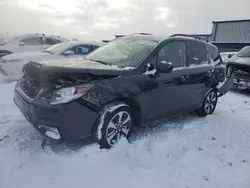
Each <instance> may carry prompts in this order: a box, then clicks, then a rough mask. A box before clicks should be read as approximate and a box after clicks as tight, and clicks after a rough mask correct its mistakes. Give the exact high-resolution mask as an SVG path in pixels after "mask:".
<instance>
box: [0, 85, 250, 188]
mask: <svg viewBox="0 0 250 188" xmlns="http://www.w3.org/2000/svg"><path fill="white" fill-rule="evenodd" d="M13 88H14V83H11V84H0V106H1V107H0V187H1V188H17V187H18V188H32V187H36V188H45V187H46V188H59V187H60V188H68V187H72V188H73V187H90V188H98V187H108V188H117V187H119V188H142V187H143V188H153V187H155V188H166V187H171V188H201V187H203V188H211V187H214V188H215V187H218V188H228V187H231V188H239V187H240V188H249V187H250V178H249V174H250V144H249V143H250V125H249V122H250V117H249V113H250V97H249V96H250V95H249V96H245V95H243V94H237V93H229V94H227V95H226V96H225V97H224V98H222V99H220V101H219V104H218V106H217V109H216V111H215V114H214V115H211V116H208V117H205V118H197V117H196V116H194V115H187V116H184V117H182V118H178V119H174V120H173V121H164V122H162V123H161V124H162V126H160V127H156V128H152V129H149V130H142V131H140V132H139V133H138V134H137V135H135V136H134V137H133V139H132V143H131V144H130V143H128V142H127V140H126V139H122V140H121V141H120V142H119V143H118V144H117V145H116V146H115V147H114V148H113V149H111V150H100V149H99V147H98V146H97V145H96V144H92V145H89V146H84V147H82V148H80V149H78V150H77V149H75V150H70V148H69V147H66V146H65V145H59V146H56V145H46V146H45V149H44V150H43V149H42V147H41V140H42V139H41V137H40V135H39V134H38V133H37V132H36V131H35V130H34V128H32V126H31V125H30V124H29V123H28V122H27V121H26V120H25V119H24V118H23V116H22V115H21V113H20V112H19V110H18V109H17V108H16V107H15V105H14V103H13V100H12V98H13Z"/></svg>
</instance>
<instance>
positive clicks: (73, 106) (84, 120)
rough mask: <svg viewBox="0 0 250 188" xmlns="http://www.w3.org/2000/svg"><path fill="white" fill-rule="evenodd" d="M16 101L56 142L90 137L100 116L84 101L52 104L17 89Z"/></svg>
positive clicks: (48, 136)
mask: <svg viewBox="0 0 250 188" xmlns="http://www.w3.org/2000/svg"><path fill="white" fill-rule="evenodd" d="M14 102H15V103H16V105H17V106H18V107H19V109H20V110H21V112H22V114H23V115H24V116H25V118H26V119H27V120H28V121H29V122H30V123H31V124H32V125H33V126H34V127H35V128H36V130H37V131H38V132H39V133H40V134H41V135H42V136H44V137H45V138H47V139H50V140H52V141H56V142H73V141H75V140H78V139H83V138H89V136H90V135H91V131H92V127H93V125H94V124H95V121H96V119H97V117H98V112H95V111H93V110H91V109H89V108H88V107H87V105H84V102H81V103H79V102H78V101H73V102H71V103H69V104H64V105H50V104H48V102H46V101H43V100H37V101H35V100H34V101H31V100H29V99H27V98H26V97H25V96H24V95H23V94H22V93H21V92H20V91H18V90H17V89H16V90H15V97H14ZM56 131H58V134H59V135H56V133H55V132H56Z"/></svg>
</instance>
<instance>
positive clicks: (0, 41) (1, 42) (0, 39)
mask: <svg viewBox="0 0 250 188" xmlns="http://www.w3.org/2000/svg"><path fill="white" fill-rule="evenodd" d="M5 44H6V41H5V40H4V38H1V37H0V46H1V45H5Z"/></svg>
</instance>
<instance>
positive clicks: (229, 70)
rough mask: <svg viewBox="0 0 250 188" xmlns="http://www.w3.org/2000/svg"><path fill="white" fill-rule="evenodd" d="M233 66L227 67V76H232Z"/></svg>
mask: <svg viewBox="0 0 250 188" xmlns="http://www.w3.org/2000/svg"><path fill="white" fill-rule="evenodd" d="M232 70H233V69H232V67H231V66H229V67H228V68H227V76H231V74H232Z"/></svg>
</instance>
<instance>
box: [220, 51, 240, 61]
mask: <svg viewBox="0 0 250 188" xmlns="http://www.w3.org/2000/svg"><path fill="white" fill-rule="evenodd" d="M236 53H237V52H222V53H220V56H221V59H222V61H223V63H224V64H227V62H228V60H229V59H230V58H231V57H233V56H234V55H235V54H236Z"/></svg>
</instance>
